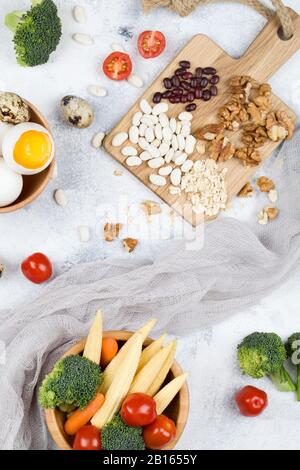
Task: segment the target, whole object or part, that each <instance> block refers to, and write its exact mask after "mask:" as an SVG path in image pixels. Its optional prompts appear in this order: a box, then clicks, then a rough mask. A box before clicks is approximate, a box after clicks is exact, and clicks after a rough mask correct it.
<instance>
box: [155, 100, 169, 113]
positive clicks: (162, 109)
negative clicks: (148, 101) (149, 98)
mask: <svg viewBox="0 0 300 470" xmlns="http://www.w3.org/2000/svg"><path fill="white" fill-rule="evenodd" d="M168 109H169V105H168V103H165V102H164V103H158V104H156V105H155V106H154V107H153V109H152V114H154V116H158V115H159V114H161V113H166V112H167V111H168Z"/></svg>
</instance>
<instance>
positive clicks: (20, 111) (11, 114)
mask: <svg viewBox="0 0 300 470" xmlns="http://www.w3.org/2000/svg"><path fill="white" fill-rule="evenodd" d="M29 119H30V111H29V107H28V105H27V104H26V103H25V101H23V100H22V98H21V97H20V96H19V95H16V93H9V92H4V93H0V121H3V122H8V123H10V124H20V123H22V122H28V121H29Z"/></svg>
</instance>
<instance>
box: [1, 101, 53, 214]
mask: <svg viewBox="0 0 300 470" xmlns="http://www.w3.org/2000/svg"><path fill="white" fill-rule="evenodd" d="M23 101H25V103H27V104H28V106H29V109H30V122H35V123H37V124H40V125H41V126H44V127H45V128H46V129H47V130H48V131H49V132H51V130H50V127H49V123H48V121H47V120H46V119H45V118H44V116H43V115H42V114H41V113H40V112H39V111H38V110H37V109H36V108H35V106H33V105H32V104H31V103H29V102H28V101H26V100H23ZM54 166H55V158H54V159H53V160H52V162H51V164H50V165H49V166H48V167H47V168H46V169H45V170H44V171H42V172H41V173H38V174H37V175H31V176H24V175H23V189H22V192H21V194H20V196H19V197H18V199H17V200H16V201H15V202H13V203H12V204H10V205H9V206H5V207H0V214H1V213H5V212H14V211H17V210H19V209H22V207H25V206H27V205H28V204H30V203H31V202H32V201H34V200H35V199H36V198H37V197H38V196H39V195H40V194H41V193H42V192H43V191H44V189H45V187H46V186H47V184H48V182H49V180H50V178H51V176H52V173H53V170H54Z"/></svg>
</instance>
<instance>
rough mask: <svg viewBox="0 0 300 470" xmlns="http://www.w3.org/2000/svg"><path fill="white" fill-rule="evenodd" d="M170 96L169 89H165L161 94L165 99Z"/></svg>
mask: <svg viewBox="0 0 300 470" xmlns="http://www.w3.org/2000/svg"><path fill="white" fill-rule="evenodd" d="M170 96H172V91H171V90H168V91H165V92H164V93H163V94H162V97H163V98H165V99H168V98H170Z"/></svg>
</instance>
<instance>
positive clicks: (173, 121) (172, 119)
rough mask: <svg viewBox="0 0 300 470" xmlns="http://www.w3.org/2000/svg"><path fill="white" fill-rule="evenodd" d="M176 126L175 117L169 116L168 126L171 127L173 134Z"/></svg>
mask: <svg viewBox="0 0 300 470" xmlns="http://www.w3.org/2000/svg"><path fill="white" fill-rule="evenodd" d="M176 127H177V121H176V119H175V118H173V117H172V118H171V119H170V128H171V131H172V132H173V134H174V133H175V131H176Z"/></svg>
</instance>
